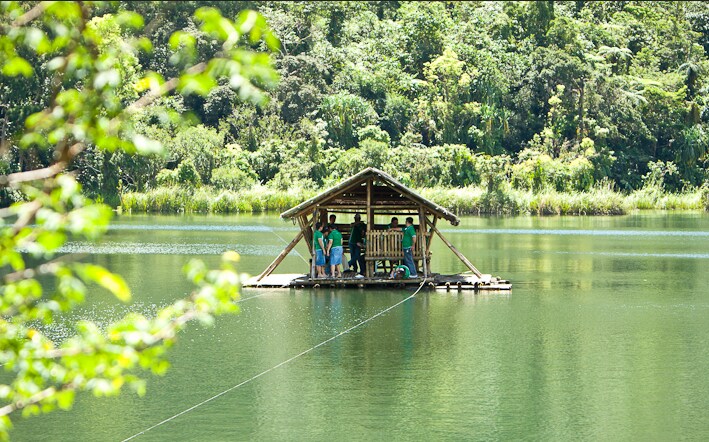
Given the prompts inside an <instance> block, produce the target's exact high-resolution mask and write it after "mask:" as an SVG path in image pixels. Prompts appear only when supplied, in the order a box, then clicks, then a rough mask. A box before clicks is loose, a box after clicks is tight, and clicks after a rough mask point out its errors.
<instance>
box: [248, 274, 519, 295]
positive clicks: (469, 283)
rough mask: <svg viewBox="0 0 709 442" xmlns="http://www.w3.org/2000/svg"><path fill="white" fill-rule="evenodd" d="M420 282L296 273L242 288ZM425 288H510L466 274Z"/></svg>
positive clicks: (435, 278) (429, 281)
mask: <svg viewBox="0 0 709 442" xmlns="http://www.w3.org/2000/svg"><path fill="white" fill-rule="evenodd" d="M422 281H423V278H410V279H392V278H388V277H386V276H385V275H377V276H375V277H374V278H356V277H355V275H354V274H345V275H344V276H343V277H342V278H326V279H311V278H310V277H309V276H308V275H305V274H298V273H288V274H271V275H268V276H266V277H264V278H262V279H261V280H260V281H257V280H256V277H253V278H250V279H248V280H247V281H245V282H244V284H243V286H244V287H254V288H325V287H340V288H365V287H383V288H400V287H410V286H414V287H417V286H419V285H420V284H421V282H422ZM425 287H426V288H428V289H435V290H446V291H464V290H466V291H479V290H511V289H512V284H510V282H509V281H506V280H502V279H500V278H498V277H494V276H492V275H481V276H480V277H478V276H475V275H470V274H459V275H439V274H434V275H432V276H431V277H429V278H426V284H425Z"/></svg>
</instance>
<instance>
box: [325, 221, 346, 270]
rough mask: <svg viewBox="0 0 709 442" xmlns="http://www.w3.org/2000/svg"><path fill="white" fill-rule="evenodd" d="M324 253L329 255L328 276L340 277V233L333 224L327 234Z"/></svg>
mask: <svg viewBox="0 0 709 442" xmlns="http://www.w3.org/2000/svg"><path fill="white" fill-rule="evenodd" d="M325 254H326V255H329V256H330V276H332V277H333V278H341V277H342V270H341V269H340V266H341V265H342V233H340V231H339V230H337V226H336V225H334V224H333V225H331V226H330V235H329V236H328V241H327V246H326V249H325Z"/></svg>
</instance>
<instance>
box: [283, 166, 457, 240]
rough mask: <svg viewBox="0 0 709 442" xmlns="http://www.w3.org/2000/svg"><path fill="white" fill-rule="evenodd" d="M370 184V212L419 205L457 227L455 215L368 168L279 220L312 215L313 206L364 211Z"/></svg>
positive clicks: (388, 177) (298, 206)
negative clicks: (339, 207) (371, 209)
mask: <svg viewBox="0 0 709 442" xmlns="http://www.w3.org/2000/svg"><path fill="white" fill-rule="evenodd" d="M370 179H371V180H372V181H373V183H372V184H373V185H372V203H371V206H372V208H373V209H374V210H378V208H379V209H381V208H383V207H387V208H393V207H397V208H398V207H400V208H401V209H402V210H406V209H411V208H412V207H414V206H418V205H422V206H424V207H425V208H426V209H427V210H428V211H429V212H432V213H433V214H435V215H438V216H440V217H441V218H443V219H445V220H447V221H449V222H450V223H451V224H453V225H454V226H457V225H458V224H459V223H460V219H458V217H457V216H455V214H453V213H452V212H451V211H450V210H448V209H446V208H445V207H441V206H439V205H438V204H436V203H434V202H433V201H429V200H427V199H426V198H424V197H422V196H421V195H419V194H418V193H416V192H414V191H413V190H411V189H409V188H408V187H406V186H404V185H403V184H401V183H400V182H399V181H397V180H396V179H395V178H394V177H392V176H391V175H389V174H387V173H385V172H383V171H381V170H379V169H375V168H374V167H368V168H367V169H364V170H363V171H361V172H359V173H358V174H356V175H353V176H351V177H350V178H348V179H346V180H344V181H342V182H341V183H340V184H338V185H337V186H335V187H332V188H330V189H328V190H326V191H324V192H322V193H321V194H319V195H317V196H315V197H313V198H310V199H309V200H307V201H305V202H303V203H301V204H298V205H297V206H295V207H293V208H292V209H290V210H287V211H285V212H283V213H282V214H281V218H295V217H298V216H300V215H302V214H304V213H310V212H312V211H313V210H314V209H315V207H316V206H324V205H327V206H329V207H333V208H335V207H338V206H341V207H343V208H345V207H346V208H353V207H354V208H357V209H359V210H362V211H363V210H364V209H365V208H366V207H367V182H368V181H369V180H370Z"/></svg>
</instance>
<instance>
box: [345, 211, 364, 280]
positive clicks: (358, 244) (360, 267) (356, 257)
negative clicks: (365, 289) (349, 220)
mask: <svg viewBox="0 0 709 442" xmlns="http://www.w3.org/2000/svg"><path fill="white" fill-rule="evenodd" d="M366 229H367V225H366V224H365V223H363V222H362V217H361V216H360V214H359V213H355V216H354V224H352V230H351V231H350V239H349V246H350V260H349V261H348V262H347V264H349V266H350V268H351V269H352V271H354V272H355V273H359V274H360V275H362V276H364V259H363V256H362V249H363V248H364V233H365V231H366Z"/></svg>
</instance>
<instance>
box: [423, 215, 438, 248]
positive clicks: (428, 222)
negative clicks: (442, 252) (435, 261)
mask: <svg viewBox="0 0 709 442" xmlns="http://www.w3.org/2000/svg"><path fill="white" fill-rule="evenodd" d="M437 222H438V215H433V222H431V221H429V220H428V218H426V224H428V225H429V226H431V227H436V223H437ZM426 233H429V232H428V227H427V228H426ZM430 233H431V240H430V241H429V242H428V243H427V244H426V256H428V254H429V253H430V252H431V243H432V242H433V230H431V232H430Z"/></svg>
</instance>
